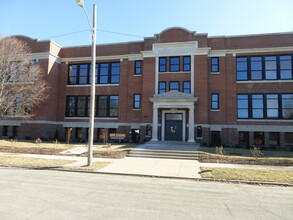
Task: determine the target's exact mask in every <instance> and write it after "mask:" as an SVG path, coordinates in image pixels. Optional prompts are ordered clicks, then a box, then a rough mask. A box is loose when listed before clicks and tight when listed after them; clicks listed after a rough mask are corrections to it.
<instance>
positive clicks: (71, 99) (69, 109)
mask: <svg viewBox="0 0 293 220" xmlns="http://www.w3.org/2000/svg"><path fill="white" fill-rule="evenodd" d="M66 99H67V100H66V113H65V116H67V117H74V116H75V115H76V114H75V108H76V107H75V104H76V96H67V97H66Z"/></svg>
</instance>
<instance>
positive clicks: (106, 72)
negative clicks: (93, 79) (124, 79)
mask: <svg viewBox="0 0 293 220" xmlns="http://www.w3.org/2000/svg"><path fill="white" fill-rule="evenodd" d="M97 65H98V80H97V83H98V84H116V83H119V81H120V63H100V64H97Z"/></svg>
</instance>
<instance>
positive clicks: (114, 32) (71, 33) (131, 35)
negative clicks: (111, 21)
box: [45, 29, 144, 39]
mask: <svg viewBox="0 0 293 220" xmlns="http://www.w3.org/2000/svg"><path fill="white" fill-rule="evenodd" d="M96 30H97V31H100V32H106V33H111V34H118V35H124V36H130V37H138V38H144V36H140V35H135V34H126V33H121V32H116V31H108V30H102V29H96ZM87 31H90V29H87V30H81V31H75V32H70V33H65V34H61V35H55V36H50V37H46V38H45V39H52V38H58V37H64V36H68V35H74V34H78V33H82V32H87Z"/></svg>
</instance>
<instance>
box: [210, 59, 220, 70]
mask: <svg viewBox="0 0 293 220" xmlns="http://www.w3.org/2000/svg"><path fill="white" fill-rule="evenodd" d="M211 72H219V57H212V58H211Z"/></svg>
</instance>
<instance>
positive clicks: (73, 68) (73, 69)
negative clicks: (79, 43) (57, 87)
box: [68, 65, 78, 85]
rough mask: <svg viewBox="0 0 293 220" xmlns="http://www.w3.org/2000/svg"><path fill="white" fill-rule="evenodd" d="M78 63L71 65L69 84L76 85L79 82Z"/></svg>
mask: <svg viewBox="0 0 293 220" xmlns="http://www.w3.org/2000/svg"><path fill="white" fill-rule="evenodd" d="M77 71H78V65H69V74H68V84H69V85H75V84H78V83H77Z"/></svg>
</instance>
